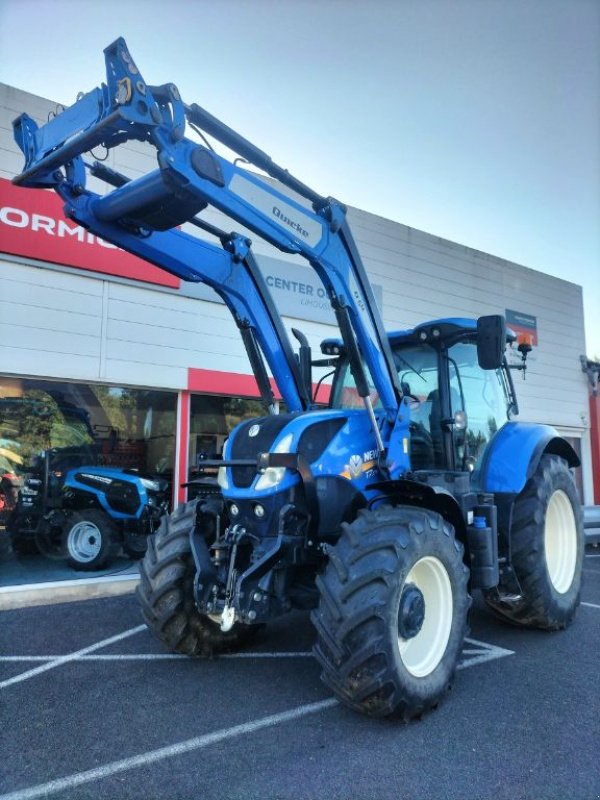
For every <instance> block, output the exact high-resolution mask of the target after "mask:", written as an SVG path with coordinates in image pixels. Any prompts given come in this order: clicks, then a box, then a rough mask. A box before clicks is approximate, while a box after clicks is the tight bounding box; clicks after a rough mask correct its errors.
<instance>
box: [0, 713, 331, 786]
mask: <svg viewBox="0 0 600 800" xmlns="http://www.w3.org/2000/svg"><path fill="white" fill-rule="evenodd" d="M337 702H338V701H337V700H334V699H333V698H328V699H327V700H320V701H319V702H318V703H308V704H307V705H303V706H297V707H296V708H291V709H290V710H289V711H282V712H281V713H279V714H271V715H269V716H268V717H262V718H261V719H257V720H254V721H253V722H245V723H244V724H242V725H234V726H233V727H232V728H224V729H222V730H220V731H214V733H207V734H204V735H203V736H195V737H194V738H193V739H187V740H186V741H184V742H178V743H177V744H172V745H169V746H167V747H160V748H159V749H158V750H150V751H149V752H147V753H141V754H140V755H139V756H132V757H131V758H123V759H121V761H112V762H110V763H109V764H104V765H103V766H102V767H96V768H95V769H88V770H86V771H85V772H76V773H74V774H73V775H67V776H66V777H65V778H59V779H58V780H54V781H48V783H40V784H38V785H37V786H30V787H29V788H28V789H20V790H17V791H16V792H9V793H8V794H3V795H0V800H34V798H36V797H46V796H48V795H49V794H55V793H56V792H61V791H63V790H65V789H73V788H74V787H75V786H81V785H82V784H84V783H90V782H91V781H97V780H101V779H102V778H108V777H109V776H110V775H115V774H116V773H118V772H126V771H127V770H130V769H135V768H136V767H144V766H146V765H147V764H154V763H155V762H157V761H162V759H164V758H172V757H173V756H180V755H182V754H183V753H189V752H190V751H192V750H201V749H202V748H204V747H209V746H210V745H211V744H217V742H222V741H224V740H226V739H227V740H229V739H234V738H236V737H237V736H244V735H245V734H248V733H255V732H256V731H259V730H262V729H263V728H272V727H273V726H274V725H281V723H283V722H290V721H291V720H294V719H299V718H300V717H305V716H307V715H308V714H316V713H317V712H318V711H324V710H325V709H326V708H333V706H335V705H337Z"/></svg>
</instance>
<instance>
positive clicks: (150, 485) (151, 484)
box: [140, 478, 160, 492]
mask: <svg viewBox="0 0 600 800" xmlns="http://www.w3.org/2000/svg"><path fill="white" fill-rule="evenodd" d="M140 483H141V484H142V486H143V487H144V489H150V491H151V492H160V483H159V482H158V481H153V480H151V479H150V478H140Z"/></svg>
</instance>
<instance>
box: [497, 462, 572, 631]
mask: <svg viewBox="0 0 600 800" xmlns="http://www.w3.org/2000/svg"><path fill="white" fill-rule="evenodd" d="M510 540H511V550H512V565H513V568H514V570H515V573H516V575H517V578H518V579H519V582H520V584H521V589H522V593H523V596H522V599H521V601H519V602H517V603H514V604H510V605H509V604H507V603H502V601H501V600H498V599H497V598H496V597H495V595H494V593H493V592H486V593H485V595H484V596H485V599H486V602H487V604H488V605H489V606H490V607H491V608H492V609H493V610H494V611H495V612H496V613H497V614H498V615H499V616H500V617H502V618H504V619H506V620H508V621H509V622H512V623H514V624H515V625H520V626H524V627H529V628H541V629H542V630H549V631H555V630H561V629H563V628H566V627H567V626H568V625H570V624H571V622H572V621H573V619H574V617H575V612H576V611H577V606H578V605H579V601H580V591H581V574H582V564H583V554H584V549H585V547H584V546H585V538H584V532H583V520H582V512H581V504H580V502H579V498H578V496H577V490H576V488H575V483H574V481H573V477H572V475H571V473H570V471H569V468H568V466H567V464H566V463H565V461H563V459H561V458H559V457H558V456H552V455H544V456H542V458H541V459H540V463H539V465H538V467H537V469H536V471H535V473H534V475H533V477H532V478H531V479H530V480H529V481H528V483H527V485H526V486H525V488H524V489H523V491H522V492H521V494H520V495H519V496H518V497H517V499H516V501H515V507H514V512H513V521H512V530H511V532H510Z"/></svg>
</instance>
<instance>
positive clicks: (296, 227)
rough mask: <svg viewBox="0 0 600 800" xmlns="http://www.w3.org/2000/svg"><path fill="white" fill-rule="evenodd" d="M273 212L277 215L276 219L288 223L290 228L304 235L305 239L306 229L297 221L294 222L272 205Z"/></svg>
mask: <svg viewBox="0 0 600 800" xmlns="http://www.w3.org/2000/svg"><path fill="white" fill-rule="evenodd" d="M273 214H274V215H275V216H276V217H277V219H278V220H280V221H281V222H284V223H285V224H286V225H289V226H290V228H293V229H294V230H295V231H297V232H298V233H299V234H300V235H301V236H304V238H305V239H307V238H308V231H307V230H305V229H304V228H303V227H302V225H300V223H299V222H294V220H293V219H290V218H289V217H287V216H286V215H285V214H284V213H283V211H282V210H281V209H280V208H277V206H273Z"/></svg>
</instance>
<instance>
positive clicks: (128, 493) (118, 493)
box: [106, 480, 141, 516]
mask: <svg viewBox="0 0 600 800" xmlns="http://www.w3.org/2000/svg"><path fill="white" fill-rule="evenodd" d="M106 501H107V503H108V505H109V506H110V507H111V508H113V509H114V510H115V511H120V512H121V514H131V515H132V516H133V515H134V514H136V513H137V510H138V508H139V507H140V502H141V500H140V495H139V493H138V490H137V486H135V485H134V484H133V483H128V482H127V481H120V480H114V481H113V482H112V483H111V485H110V486H109V487H108V488H107V490H106Z"/></svg>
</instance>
